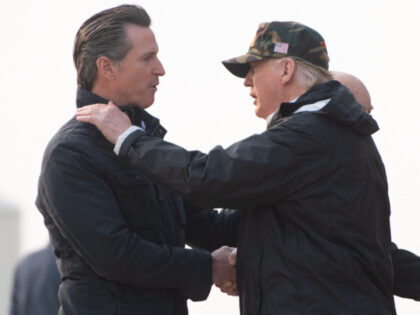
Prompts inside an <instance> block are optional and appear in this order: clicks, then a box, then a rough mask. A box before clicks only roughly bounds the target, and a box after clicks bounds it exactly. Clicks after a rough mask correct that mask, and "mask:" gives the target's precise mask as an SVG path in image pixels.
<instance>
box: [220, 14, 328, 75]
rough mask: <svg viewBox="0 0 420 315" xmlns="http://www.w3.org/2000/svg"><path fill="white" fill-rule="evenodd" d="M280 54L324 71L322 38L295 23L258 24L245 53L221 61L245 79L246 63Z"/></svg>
mask: <svg viewBox="0 0 420 315" xmlns="http://www.w3.org/2000/svg"><path fill="white" fill-rule="evenodd" d="M283 57H298V58H300V59H302V60H305V61H307V62H310V63H312V64H314V65H316V66H319V67H322V68H324V69H326V70H328V61H329V58H328V53H327V47H326V45H325V42H324V39H323V38H322V36H321V35H320V34H319V33H318V32H317V31H315V30H313V29H311V28H309V27H307V26H305V25H303V24H300V23H297V22H270V23H261V24H260V25H259V27H258V30H257V33H256V34H255V37H254V40H253V41H252V43H251V46H250V47H249V50H248V52H247V53H246V54H245V55H243V56H239V57H236V58H232V59H228V60H225V61H222V63H223V65H224V66H225V67H226V68H227V69H228V70H229V71H230V72H231V73H232V74H234V75H236V76H238V77H240V78H245V77H246V75H247V74H248V71H249V69H250V66H249V63H250V62H253V61H258V60H263V59H265V58H283Z"/></svg>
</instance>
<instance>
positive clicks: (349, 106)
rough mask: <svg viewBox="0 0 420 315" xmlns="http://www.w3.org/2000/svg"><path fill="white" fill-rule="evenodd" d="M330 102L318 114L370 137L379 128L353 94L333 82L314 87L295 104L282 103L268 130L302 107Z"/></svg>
mask: <svg viewBox="0 0 420 315" xmlns="http://www.w3.org/2000/svg"><path fill="white" fill-rule="evenodd" d="M326 99H330V101H329V102H328V103H327V104H326V105H325V106H324V107H323V108H322V109H320V110H319V111H318V112H319V113H322V114H323V115H326V116H328V117H330V118H331V119H333V120H335V121H337V122H339V123H341V124H344V125H346V126H349V127H350V128H352V129H353V130H355V131H356V132H357V133H359V134H361V135H370V134H373V133H374V132H376V131H377V130H378V129H379V127H378V124H377V123H376V121H375V120H374V119H373V117H372V116H371V115H369V114H367V113H365V112H364V111H363V108H362V106H361V105H360V104H359V103H357V102H356V100H355V99H354V96H353V94H352V93H351V92H350V91H349V90H348V89H347V88H346V87H345V86H344V85H341V84H340V82H338V81H335V80H332V81H328V82H326V83H323V84H319V85H317V86H314V87H312V88H311V89H309V90H308V91H307V92H306V93H304V94H302V95H301V96H300V97H299V98H298V99H297V100H296V102H294V103H282V104H281V105H280V107H279V110H278V111H277V113H276V114H275V115H274V117H273V119H272V120H271V122H270V124H269V125H268V128H270V127H272V126H273V125H276V124H278V123H279V122H280V120H281V118H284V117H287V116H290V115H293V113H295V112H296V111H297V110H298V109H299V108H301V107H302V106H305V105H308V104H313V103H316V102H319V101H322V100H326Z"/></svg>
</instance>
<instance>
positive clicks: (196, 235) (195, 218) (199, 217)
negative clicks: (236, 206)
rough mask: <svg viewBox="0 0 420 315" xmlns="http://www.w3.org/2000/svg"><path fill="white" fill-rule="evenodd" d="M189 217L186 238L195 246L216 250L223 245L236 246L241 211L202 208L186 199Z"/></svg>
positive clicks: (188, 242)
mask: <svg viewBox="0 0 420 315" xmlns="http://www.w3.org/2000/svg"><path fill="white" fill-rule="evenodd" d="M184 204H185V209H186V217H187V227H186V240H187V244H188V245H190V246H191V247H194V248H200V249H203V250H207V251H210V252H211V251H214V250H216V249H218V248H219V247H221V246H223V245H227V246H232V247H236V246H237V242H238V225H239V214H240V213H239V211H236V210H231V209H223V210H221V211H217V210H214V209H204V210H203V209H201V208H200V207H198V206H196V205H194V204H192V203H190V202H187V201H184Z"/></svg>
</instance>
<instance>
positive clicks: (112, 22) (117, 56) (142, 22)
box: [73, 5, 151, 91]
mask: <svg viewBox="0 0 420 315" xmlns="http://www.w3.org/2000/svg"><path fill="white" fill-rule="evenodd" d="M150 23H151V20H150V17H149V15H148V14H147V12H146V11H145V10H144V9H143V8H142V7H140V6H137V5H120V6H117V7H114V8H111V9H107V10H104V11H101V12H99V13H96V14H95V15H93V16H92V17H91V18H89V19H88V20H87V21H86V22H84V23H83V25H82V26H81V27H80V29H79V30H78V32H77V34H76V38H75V41H74V51H73V60H74V65H75V66H76V70H77V84H78V86H79V87H81V88H84V89H86V90H88V91H91V90H92V88H93V84H94V82H95V79H96V73H97V68H96V60H97V59H98V58H99V57H101V56H105V57H108V58H109V59H111V60H113V61H115V62H117V63H118V62H120V61H122V59H124V57H125V56H126V55H127V53H128V51H129V50H130V49H131V48H132V44H131V43H130V41H129V40H128V38H127V34H126V30H125V26H126V25H127V24H135V25H138V26H142V27H149V26H150Z"/></svg>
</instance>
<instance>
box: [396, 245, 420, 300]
mask: <svg viewBox="0 0 420 315" xmlns="http://www.w3.org/2000/svg"><path fill="white" fill-rule="evenodd" d="M391 254H392V262H393V264H394V273H395V276H394V294H395V295H398V296H400V297H404V298H409V299H414V300H416V301H420V257H419V256H417V255H415V254H413V253H411V252H409V251H407V250H404V249H400V248H398V247H397V245H395V244H392V250H391Z"/></svg>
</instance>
